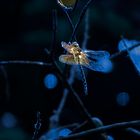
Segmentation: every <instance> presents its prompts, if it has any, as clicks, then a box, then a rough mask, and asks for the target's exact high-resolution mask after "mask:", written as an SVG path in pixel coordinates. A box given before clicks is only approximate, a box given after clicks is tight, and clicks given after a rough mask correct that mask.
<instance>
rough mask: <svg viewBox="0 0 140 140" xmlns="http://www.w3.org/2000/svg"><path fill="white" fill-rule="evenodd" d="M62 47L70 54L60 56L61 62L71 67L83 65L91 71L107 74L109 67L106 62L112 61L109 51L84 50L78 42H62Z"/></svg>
mask: <svg viewBox="0 0 140 140" xmlns="http://www.w3.org/2000/svg"><path fill="white" fill-rule="evenodd" d="M61 46H62V47H63V48H64V49H65V50H66V51H67V52H68V54H62V55H60V56H59V61H60V62H62V63H65V64H69V65H81V66H84V67H86V68H88V69H90V70H93V71H98V72H103V73H106V72H107V68H106V67H107V65H106V64H105V63H104V62H107V61H108V62H109V63H111V61H110V53H109V52H108V51H103V50H101V51H93V50H82V49H81V48H80V47H79V44H78V43H77V42H72V43H70V42H69V43H66V42H63V41H62V42H61Z"/></svg>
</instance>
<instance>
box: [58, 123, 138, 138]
mask: <svg viewBox="0 0 140 140" xmlns="http://www.w3.org/2000/svg"><path fill="white" fill-rule="evenodd" d="M138 125H140V120H136V121H129V122H121V123H114V124H111V125H106V126H101V127H98V128H95V129H90V130H86V131H83V132H79V133H76V134H72V135H69V136H67V137H62V138H60V140H66V139H72V140H74V139H77V138H81V137H85V136H87V135H90V134H98V133H103V132H107V131H112V130H114V129H124V128H128V127H133V126H138Z"/></svg>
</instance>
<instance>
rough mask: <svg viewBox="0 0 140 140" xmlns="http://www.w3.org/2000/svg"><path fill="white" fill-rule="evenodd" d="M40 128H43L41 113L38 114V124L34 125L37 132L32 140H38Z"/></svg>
mask: <svg viewBox="0 0 140 140" xmlns="http://www.w3.org/2000/svg"><path fill="white" fill-rule="evenodd" d="M40 127H41V118H40V112H37V121H36V124H35V125H34V128H35V131H34V134H33V137H32V140H38V138H37V135H38V131H39V130H40Z"/></svg>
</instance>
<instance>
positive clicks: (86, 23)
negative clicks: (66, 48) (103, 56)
mask: <svg viewBox="0 0 140 140" xmlns="http://www.w3.org/2000/svg"><path fill="white" fill-rule="evenodd" d="M84 25H85V26H84V39H83V42H82V47H81V48H82V49H86V46H87V43H88V39H89V9H87V11H86V15H85V21H84Z"/></svg>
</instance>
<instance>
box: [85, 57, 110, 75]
mask: <svg viewBox="0 0 140 140" xmlns="http://www.w3.org/2000/svg"><path fill="white" fill-rule="evenodd" d="M83 66H85V67H87V68H89V69H91V70H93V71H98V72H103V73H108V72H110V71H111V70H112V62H111V61H110V60H109V59H102V60H99V61H92V60H89V63H86V64H83Z"/></svg>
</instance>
